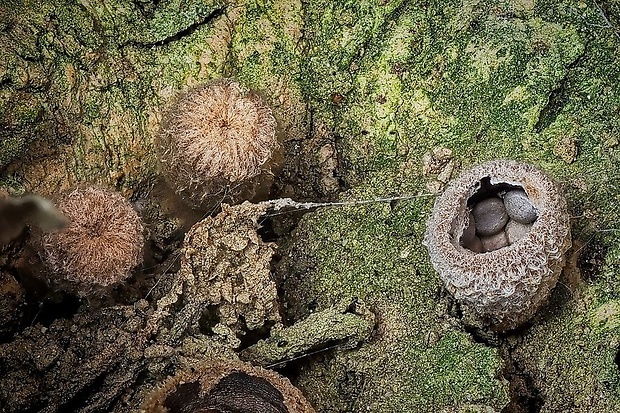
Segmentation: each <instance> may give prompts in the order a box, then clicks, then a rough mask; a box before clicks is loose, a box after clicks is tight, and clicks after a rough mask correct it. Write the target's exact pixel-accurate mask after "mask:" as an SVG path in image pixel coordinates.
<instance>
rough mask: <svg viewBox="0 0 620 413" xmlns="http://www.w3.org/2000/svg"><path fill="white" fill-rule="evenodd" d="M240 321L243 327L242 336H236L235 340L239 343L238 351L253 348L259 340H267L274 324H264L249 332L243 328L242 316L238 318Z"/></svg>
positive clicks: (243, 320)
mask: <svg viewBox="0 0 620 413" xmlns="http://www.w3.org/2000/svg"><path fill="white" fill-rule="evenodd" d="M240 318H241V321H242V323H243V325H244V328H243V334H237V338H238V339H239V341H240V342H241V344H240V345H239V351H242V350H245V349H246V348H248V347H250V346H253V345H254V344H256V343H258V342H259V341H260V340H265V339H267V338H269V336H270V334H271V328H272V327H273V326H274V325H275V323H274V322H266V323H265V325H263V326H262V327H260V328H257V329H254V330H250V329H248V328H247V327H246V326H245V319H244V318H243V316H240Z"/></svg>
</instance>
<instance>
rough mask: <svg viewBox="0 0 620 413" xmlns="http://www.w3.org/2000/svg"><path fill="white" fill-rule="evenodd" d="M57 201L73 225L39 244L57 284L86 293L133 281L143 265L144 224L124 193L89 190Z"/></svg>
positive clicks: (81, 189) (40, 238)
mask: <svg viewBox="0 0 620 413" xmlns="http://www.w3.org/2000/svg"><path fill="white" fill-rule="evenodd" d="M55 203H56V205H57V207H58V209H59V210H60V211H61V212H62V213H63V214H64V215H65V216H66V217H67V218H68V219H69V224H68V225H67V226H66V227H65V228H64V229H63V230H61V231H57V232H50V233H44V234H40V235H38V240H37V241H36V244H38V246H39V248H40V250H41V251H40V255H41V257H42V259H43V260H44V262H45V263H46V265H47V266H48V269H49V270H50V272H51V280H52V281H53V282H55V283H57V284H59V285H61V286H68V287H69V288H68V289H71V290H76V291H77V292H78V294H79V295H84V294H87V293H90V292H93V291H96V290H97V289H99V288H101V287H107V286H110V285H113V284H116V283H118V282H120V281H122V280H124V279H126V278H128V277H129V276H130V275H131V270H132V269H133V268H134V267H135V266H137V265H138V264H140V263H141V262H142V248H143V245H144V240H143V226H142V223H141V221H140V218H139V217H138V214H137V213H136V212H135V211H134V210H133V208H132V207H131V204H130V203H129V202H128V201H127V200H126V199H125V198H123V197H122V196H121V195H120V194H118V193H116V192H114V191H112V190H109V189H107V188H103V187H98V186H84V187H77V188H74V189H71V190H69V191H67V192H65V193H62V194H60V195H59V196H58V197H57V198H56V199H55Z"/></svg>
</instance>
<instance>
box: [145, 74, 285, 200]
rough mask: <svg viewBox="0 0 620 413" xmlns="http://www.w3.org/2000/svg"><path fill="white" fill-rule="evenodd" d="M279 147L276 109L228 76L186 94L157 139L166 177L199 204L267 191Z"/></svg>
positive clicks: (183, 193)
mask: <svg viewBox="0 0 620 413" xmlns="http://www.w3.org/2000/svg"><path fill="white" fill-rule="evenodd" d="M279 147H280V145H279V143H278V140H277V138H276V120H275V118H274V117H273V115H272V113H271V109H270V108H269V107H268V106H267V105H266V104H265V102H264V101H263V100H262V99H261V98H260V97H259V96H258V95H256V94H254V93H252V92H246V91H244V90H243V89H242V87H241V86H240V85H239V84H238V83H236V82H234V81H232V80H228V79H222V80H218V81H215V82H213V83H210V84H207V85H202V86H198V87H195V88H193V89H190V90H189V91H187V92H185V93H184V94H182V95H181V96H180V97H179V98H178V99H177V100H176V102H174V103H173V105H172V106H171V108H170V109H169V110H168V112H167V113H166V115H165V116H164V119H163V123H162V128H161V131H160V133H159V135H158V138H157V150H158V153H159V157H160V161H161V164H162V169H163V173H164V175H165V177H166V179H167V180H168V182H169V183H170V185H171V186H172V187H173V188H174V189H175V191H176V192H177V193H179V194H180V195H181V196H183V197H184V198H185V199H186V200H188V201H189V202H190V203H192V204H194V205H195V206H205V205H206V204H208V203H209V202H210V201H211V200H214V199H215V198H218V199H220V200H221V199H226V200H229V201H230V200H233V201H234V202H236V201H238V200H243V199H252V198H254V197H255V196H257V195H258V194H260V193H261V192H266V191H267V190H268V187H269V184H270V182H271V169H272V167H273V164H274V162H275V160H276V158H278V156H274V155H276V151H277V150H278V149H279Z"/></svg>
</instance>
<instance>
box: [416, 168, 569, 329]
mask: <svg viewBox="0 0 620 413" xmlns="http://www.w3.org/2000/svg"><path fill="white" fill-rule="evenodd" d="M481 211H482V212H481ZM476 214H478V216H476ZM506 215H507V216H508V217H506ZM515 218H516V219H515ZM519 221H521V222H519ZM498 222H499V224H498ZM497 227H500V228H499V229H497ZM515 227H516V228H517V229H516V230H515V229H514V228H515ZM489 232H491V233H490V234H489ZM424 245H425V246H426V247H427V249H428V252H429V255H430V259H431V263H432V265H433V267H434V268H435V270H436V271H437V272H438V273H439V276H440V277H441V279H442V280H443V282H444V284H445V286H446V288H447V289H448V291H449V292H450V293H451V294H452V295H453V296H454V298H455V299H456V300H458V301H460V302H461V303H463V304H466V305H470V306H472V307H473V308H474V309H475V310H476V311H477V312H478V313H479V314H480V315H481V316H482V317H483V318H484V319H486V320H487V321H490V322H491V324H493V328H494V329H496V330H507V329H512V328H516V327H518V326H519V325H521V324H522V323H524V322H525V321H527V320H528V319H530V318H531V317H532V316H533V315H534V313H535V312H536V311H537V310H538V309H539V308H540V307H541V306H542V305H543V304H544V303H545V301H546V299H547V297H548V294H549V291H550V290H551V289H552V288H553V287H554V286H555V284H556V282H557V280H558V277H559V275H560V273H561V270H562V267H563V266H564V262H565V257H564V254H565V252H566V251H567V250H568V249H569V248H570V245H571V239H570V220H569V215H568V212H567V207H566V200H565V199H564V197H563V196H562V194H560V192H559V191H558V188H557V187H556V185H555V184H554V183H553V182H552V181H551V180H550V178H549V177H547V176H546V175H545V174H544V173H542V172H541V171H539V170H538V169H536V168H535V167H533V166H531V165H528V164H523V163H519V162H516V161H511V160H498V161H492V162H488V163H485V164H483V165H480V166H477V167H475V168H473V169H471V170H469V171H467V172H466V173H464V174H463V175H462V176H461V177H459V178H458V179H456V180H454V181H453V182H451V183H450V184H449V185H448V187H447V188H446V190H445V191H444V193H443V194H441V195H440V196H439V197H438V198H437V200H436V201H435V206H434V209H433V213H432V215H431V217H430V219H429V220H428V223H427V227H426V233H425V236H424Z"/></svg>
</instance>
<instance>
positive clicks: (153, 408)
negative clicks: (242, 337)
mask: <svg viewBox="0 0 620 413" xmlns="http://www.w3.org/2000/svg"><path fill="white" fill-rule="evenodd" d="M141 412H143V413H164V412H167V413H206V412H236V413H314V409H313V408H312V407H311V406H310V404H309V403H308V402H307V401H306V399H305V398H304V396H303V395H302V393H301V392H300V391H299V390H298V389H297V388H295V387H294V386H293V385H292V384H291V382H290V381H288V379H286V378H284V377H282V376H280V375H278V374H276V373H274V372H272V371H270V370H266V369H263V368H260V367H253V366H252V365H250V364H247V363H242V362H238V361H231V362H219V363H213V364H208V365H204V366H200V367H198V368H196V369H195V370H194V371H192V372H183V373H179V374H177V375H175V376H174V377H172V378H170V379H169V380H168V381H167V382H166V383H165V384H164V385H163V386H161V387H160V388H158V389H156V390H155V391H153V392H152V393H151V394H149V395H148V396H147V397H146V398H145V401H144V404H143V405H142V408H141Z"/></svg>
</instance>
